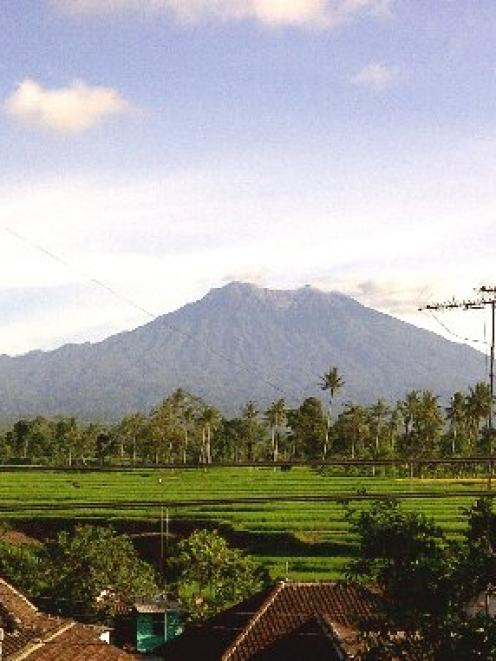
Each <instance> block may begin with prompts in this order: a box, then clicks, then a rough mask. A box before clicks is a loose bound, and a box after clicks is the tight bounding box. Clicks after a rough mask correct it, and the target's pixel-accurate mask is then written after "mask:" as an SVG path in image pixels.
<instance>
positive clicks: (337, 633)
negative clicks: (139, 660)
mask: <svg viewBox="0 0 496 661" xmlns="http://www.w3.org/2000/svg"><path fill="white" fill-rule="evenodd" d="M379 601H380V600H379V597H378V596H377V595H376V594H375V593H373V592H372V591H370V590H369V589H367V588H365V587H363V586H360V585H357V584H351V583H344V582H312V583H310V582H309V583H303V582H289V581H285V582H280V583H277V584H276V585H275V586H273V587H272V588H271V589H269V590H266V591H264V592H261V593H258V594H257V595H255V596H254V597H252V598H251V599H248V600H246V601H244V602H242V603H241V604H238V605H237V606H235V607H233V608H230V609H229V610H227V611H224V612H223V613H220V614H219V615H217V616H215V617H214V618H211V619H210V620H208V621H207V622H206V623H205V624H204V625H203V626H201V627H197V628H194V629H189V630H187V631H186V632H185V633H184V634H183V635H182V636H180V637H179V638H177V639H176V640H175V641H172V642H171V643H167V644H166V645H165V646H163V648H162V650H163V652H164V658H167V659H170V661H190V660H191V661H193V660H197V659H198V658H199V656H198V654H199V653H200V651H201V658H202V661H209V660H212V661H213V660H214V659H215V660H216V661H219V659H222V660H223V661H245V660H247V659H257V660H258V659H260V660H261V659H269V658H272V657H271V656H269V653H270V654H272V655H273V658H275V659H276V658H281V659H283V658H284V659H285V660H287V661H289V660H290V659H301V658H302V654H303V652H302V645H303V646H304V647H305V649H306V650H308V651H307V652H305V654H306V655H308V658H309V659H312V661H313V659H314V658H315V659H319V658H331V659H332V658H333V656H332V655H333V654H336V649H337V648H340V649H342V650H344V651H346V653H348V654H349V655H350V656H351V655H352V654H354V653H355V652H356V651H357V642H356V641H357V635H356V634H357V629H356V624H357V619H362V618H365V619H371V618H372V617H373V616H374V615H375V613H376V612H377V609H378V607H379ZM290 641H292V644H290ZM325 648H326V650H327V651H326V652H325V654H326V655H324V656H322V657H321V656H319V654H320V653H321V652H322V650H324V649H325ZM291 650H292V651H293V652H294V654H293V655H289V656H288V653H289V651H291ZM319 650H320V651H319ZM276 653H277V654H279V653H280V654H281V655H280V656H279V657H277V656H276ZM322 653H323V654H324V652H322ZM284 655H285V656H284Z"/></svg>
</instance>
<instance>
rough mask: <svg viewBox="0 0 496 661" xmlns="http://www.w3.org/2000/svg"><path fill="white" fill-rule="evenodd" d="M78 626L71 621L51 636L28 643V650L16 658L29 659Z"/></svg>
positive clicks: (64, 623) (17, 659)
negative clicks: (34, 653)
mask: <svg viewBox="0 0 496 661" xmlns="http://www.w3.org/2000/svg"><path fill="white" fill-rule="evenodd" d="M75 625H76V622H74V621H73V620H69V621H68V622H67V621H66V622H63V623H62V625H61V626H60V627H59V628H58V629H57V630H56V631H54V632H52V633H51V634H49V635H48V636H46V637H43V638H41V640H40V641H39V642H36V643H31V644H30V643H28V647H27V649H25V650H23V651H20V652H19V653H18V655H17V656H15V657H14V658H15V659H16V661H22V659H27V658H28V657H29V656H31V654H33V652H36V651H37V650H39V649H40V648H41V647H44V646H45V645H46V644H47V643H50V642H51V641H52V640H54V638H57V637H58V636H60V635H62V634H63V633H65V632H66V631H68V630H69V629H72V628H73V627H74V626H75Z"/></svg>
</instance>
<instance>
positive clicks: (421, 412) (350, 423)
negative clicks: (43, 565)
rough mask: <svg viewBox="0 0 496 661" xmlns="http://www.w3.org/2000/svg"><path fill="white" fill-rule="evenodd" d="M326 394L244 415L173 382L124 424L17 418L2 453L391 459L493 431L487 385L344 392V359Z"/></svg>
mask: <svg viewBox="0 0 496 661" xmlns="http://www.w3.org/2000/svg"><path fill="white" fill-rule="evenodd" d="M321 388H322V390H323V392H325V393H326V396H328V398H329V404H328V407H327V408H326V409H325V408H324V406H323V405H322V402H321V400H320V399H318V398H315V397H308V398H306V399H305V400H304V401H303V402H302V403H301V404H300V405H299V406H297V407H295V408H293V409H289V408H288V407H287V405H286V403H285V401H284V399H278V400H276V401H274V402H273V403H272V404H271V405H270V406H269V408H268V409H267V410H266V411H259V410H258V408H257V405H256V403H255V402H253V401H248V402H247V403H246V404H245V405H244V406H243V408H242V410H241V412H240V416H239V417H237V418H233V419H229V420H228V419H226V418H224V417H223V416H222V415H221V413H220V412H219V411H218V410H217V409H215V408H214V407H212V406H209V405H206V404H205V403H204V402H203V401H202V400H200V399H199V398H197V397H195V396H193V395H191V394H189V393H187V392H185V391H184V390H181V389H179V390H176V391H175V392H174V393H172V395H170V396H169V397H167V398H166V399H165V400H163V401H162V402H161V403H160V404H159V405H158V406H157V407H155V408H154V409H152V410H151V411H150V412H149V414H148V415H145V414H143V413H133V414H130V415H127V416H125V417H124V418H123V419H122V420H121V421H120V422H119V423H118V424H115V425H104V424H99V423H90V424H83V423H80V422H78V421H77V420H76V419H75V418H63V417H59V418H54V419H47V418H45V417H42V416H37V417H35V418H32V419H20V420H17V421H16V422H15V423H14V424H13V425H12V426H11V427H10V428H9V429H7V430H6V431H5V432H4V434H3V435H2V436H0V452H1V457H2V460H3V462H4V463H8V462H11V463H16V462H18V463H23V462H24V463H36V462H38V463H43V464H51V465H67V466H74V465H78V466H86V465H91V464H94V463H98V464H100V465H104V464H106V463H109V462H114V463H122V464H131V465H135V464H159V463H177V464H180V463H191V462H192V463H205V464H209V463H215V462H219V461H228V462H242V461H248V462H249V461H257V460H272V459H273V460H274V461H277V460H293V459H299V460H315V459H323V458H327V459H329V458H331V457H337V458H351V459H359V458H365V459H385V458H410V457H414V458H424V459H425V458H436V457H463V456H468V455H474V454H487V453H488V452H489V451H490V449H491V443H492V440H494V439H493V432H491V431H490V430H489V427H488V418H489V412H490V407H491V396H490V390H489V386H488V385H487V384H485V383H477V384H476V385H475V386H474V387H473V388H470V389H469V391H468V392H466V393H462V392H456V393H454V395H453V397H452V398H451V402H450V405H449V406H448V407H447V408H445V409H443V407H442V406H441V404H440V402H439V398H438V397H437V396H436V395H435V394H434V393H432V392H430V391H410V392H408V393H407V394H406V396H405V398H404V399H403V400H400V401H398V402H396V404H395V405H394V406H392V405H390V404H388V403H387V402H386V401H384V400H382V399H379V400H377V402H376V403H375V404H374V405H372V406H368V407H366V406H362V405H360V404H356V403H353V402H346V401H345V402H344V404H343V402H341V404H342V406H341V408H340V410H339V411H337V410H335V399H336V398H337V397H338V396H339V397H341V391H344V390H345V388H346V384H345V382H344V379H343V378H342V377H341V375H340V374H339V373H338V371H337V368H335V367H334V368H330V369H329V370H328V371H327V372H326V373H325V374H324V376H323V377H322V378H321Z"/></svg>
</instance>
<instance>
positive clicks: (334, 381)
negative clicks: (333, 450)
mask: <svg viewBox="0 0 496 661" xmlns="http://www.w3.org/2000/svg"><path fill="white" fill-rule="evenodd" d="M343 386H344V380H343V378H342V377H341V376H340V374H339V371H338V368H337V367H330V368H329V369H328V370H327V372H325V374H324V375H323V376H321V377H320V389H321V390H328V391H329V395H330V397H329V406H328V409H327V425H326V431H325V440H324V447H323V450H322V457H323V459H325V458H326V456H327V451H328V449H329V432H330V428H331V414H332V404H333V401H334V395H335V394H336V393H337V392H339V391H340V390H341V388H342V387H343Z"/></svg>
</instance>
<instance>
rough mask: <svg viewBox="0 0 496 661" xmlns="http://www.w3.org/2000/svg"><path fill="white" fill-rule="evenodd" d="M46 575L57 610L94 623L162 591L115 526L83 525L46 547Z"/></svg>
mask: <svg viewBox="0 0 496 661" xmlns="http://www.w3.org/2000/svg"><path fill="white" fill-rule="evenodd" d="M46 576H47V583H48V585H49V588H48V589H47V596H48V597H49V598H50V600H51V602H52V604H53V606H54V607H55V609H56V610H58V611H59V612H61V613H63V614H64V615H70V616H74V617H76V616H77V617H78V618H79V619H85V620H90V621H96V620H105V619H106V618H108V617H109V616H111V615H112V613H114V612H115V609H116V608H117V607H118V606H122V605H123V606H130V605H131V604H132V603H133V602H134V600H135V599H137V598H138V597H144V596H152V595H154V594H156V592H157V586H156V582H155V578H154V572H153V570H152V568H151V566H150V565H148V564H147V563H146V562H144V561H143V560H140V558H139V557H138V555H137V553H136V551H135V549H134V546H133V544H132V542H131V540H130V538H129V537H127V536H126V535H119V534H117V533H116V532H115V531H114V530H113V529H112V528H103V527H96V526H90V525H81V526H77V527H76V529H75V531H74V534H70V533H68V532H61V533H59V534H58V535H57V537H56V538H55V540H51V541H50V542H48V544H47V547H46Z"/></svg>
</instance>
